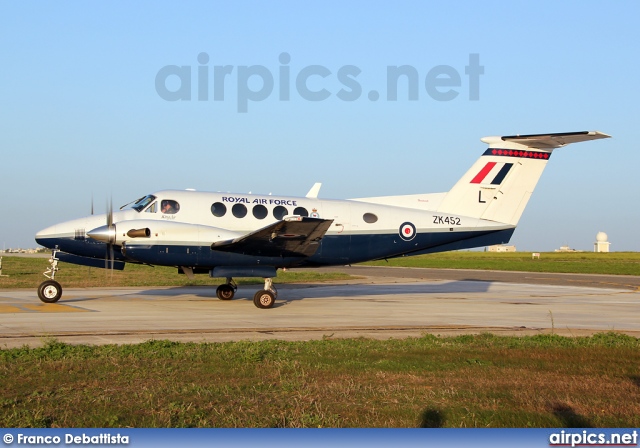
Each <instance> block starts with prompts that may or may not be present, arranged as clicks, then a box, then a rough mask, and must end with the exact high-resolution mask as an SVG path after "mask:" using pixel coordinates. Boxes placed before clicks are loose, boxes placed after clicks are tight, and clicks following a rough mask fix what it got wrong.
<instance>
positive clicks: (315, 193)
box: [307, 182, 322, 199]
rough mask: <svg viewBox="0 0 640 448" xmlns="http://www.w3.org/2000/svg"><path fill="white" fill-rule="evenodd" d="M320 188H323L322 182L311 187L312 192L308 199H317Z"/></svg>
mask: <svg viewBox="0 0 640 448" xmlns="http://www.w3.org/2000/svg"><path fill="white" fill-rule="evenodd" d="M320 187H322V183H320V182H316V183H315V184H313V187H311V190H309V193H307V197H308V198H309V199H316V198H317V197H318V193H320Z"/></svg>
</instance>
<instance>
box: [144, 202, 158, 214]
mask: <svg viewBox="0 0 640 448" xmlns="http://www.w3.org/2000/svg"><path fill="white" fill-rule="evenodd" d="M157 211H158V203H157V202H154V203H153V204H151V205H150V206H149V207H147V209H146V210H145V211H144V212H145V213H155V212H157Z"/></svg>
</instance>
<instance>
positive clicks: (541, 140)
mask: <svg viewBox="0 0 640 448" xmlns="http://www.w3.org/2000/svg"><path fill="white" fill-rule="evenodd" d="M609 137H611V136H610V135H607V134H603V133H602V132H598V131H582V132H560V133H557V134H530V135H508V136H504V137H484V138H482V139H480V140H482V141H483V142H485V143H488V144H489V148H494V147H496V148H504V147H505V144H504V142H513V143H515V144H517V145H521V146H523V147H526V148H534V149H542V150H553V149H555V148H560V147H562V146H566V145H568V144H570V143H578V142H586V141H589V140H597V139H600V138H609Z"/></svg>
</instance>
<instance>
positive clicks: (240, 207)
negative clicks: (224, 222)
mask: <svg viewBox="0 0 640 448" xmlns="http://www.w3.org/2000/svg"><path fill="white" fill-rule="evenodd" d="M231 213H233V216H235V217H236V218H244V217H245V216H247V207H246V206H245V205H244V204H235V205H234V206H233V207H231Z"/></svg>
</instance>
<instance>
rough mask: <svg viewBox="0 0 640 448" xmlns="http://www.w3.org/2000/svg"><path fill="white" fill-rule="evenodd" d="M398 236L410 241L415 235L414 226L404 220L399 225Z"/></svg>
mask: <svg viewBox="0 0 640 448" xmlns="http://www.w3.org/2000/svg"><path fill="white" fill-rule="evenodd" d="M399 233H400V238H402V239H403V240H405V241H411V240H412V239H414V238H415V236H416V226H414V225H413V224H411V223H410V222H405V223H403V224H402V225H401V226H400V231H399Z"/></svg>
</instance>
